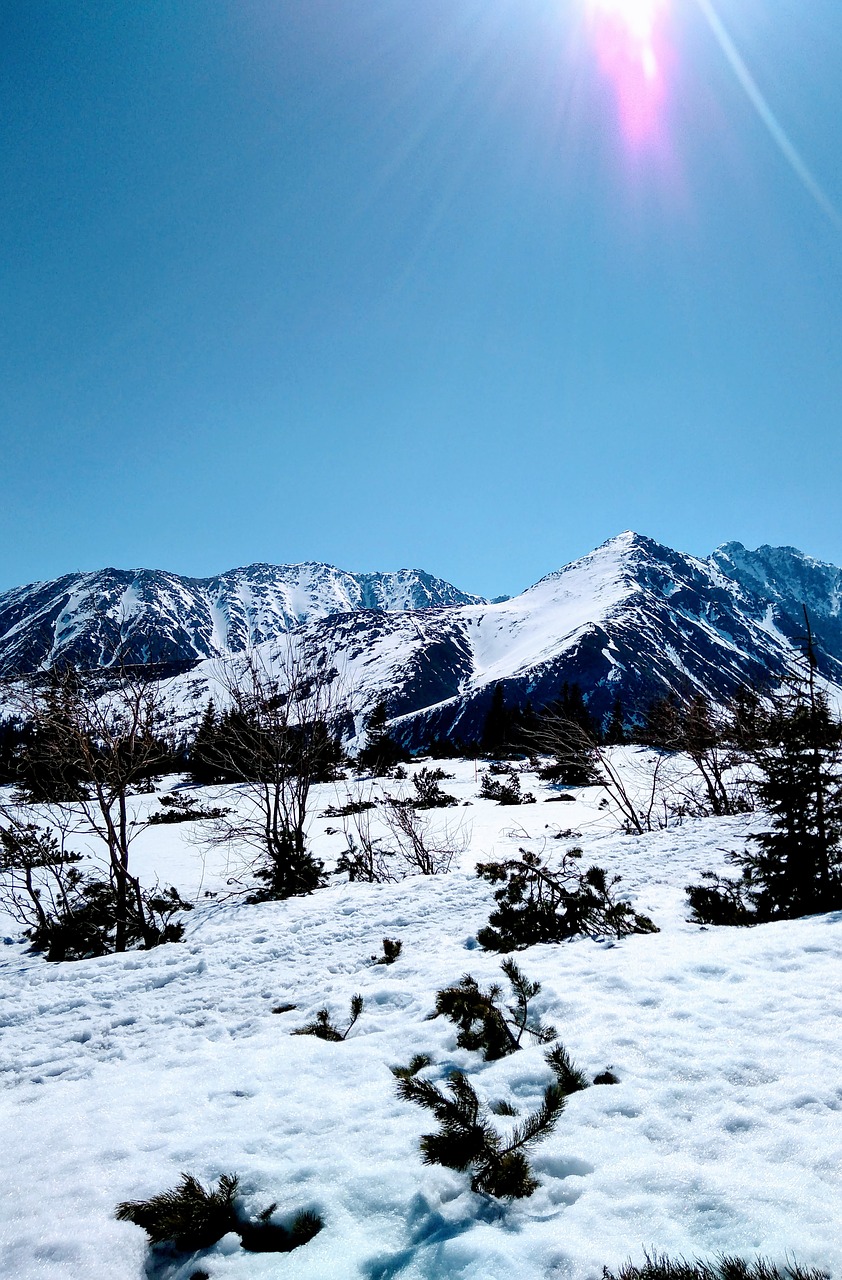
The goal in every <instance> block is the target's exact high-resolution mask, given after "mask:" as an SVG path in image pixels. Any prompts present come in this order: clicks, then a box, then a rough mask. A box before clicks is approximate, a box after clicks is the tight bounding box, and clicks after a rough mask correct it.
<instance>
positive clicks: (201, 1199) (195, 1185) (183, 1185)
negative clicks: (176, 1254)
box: [116, 1173, 239, 1253]
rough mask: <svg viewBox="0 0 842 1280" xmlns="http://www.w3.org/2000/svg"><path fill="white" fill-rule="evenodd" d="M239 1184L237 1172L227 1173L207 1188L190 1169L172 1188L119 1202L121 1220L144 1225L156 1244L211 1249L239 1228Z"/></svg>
mask: <svg viewBox="0 0 842 1280" xmlns="http://www.w3.org/2000/svg"><path fill="white" fill-rule="evenodd" d="M238 1188H239V1179H238V1178H237V1176H236V1175H235V1174H227V1173H225V1174H223V1175H222V1177H221V1178H220V1179H219V1182H218V1184H217V1186H216V1187H215V1188H205V1187H203V1186H202V1184H201V1182H199V1180H198V1179H197V1178H194V1177H193V1175H192V1174H190V1173H183V1174H182V1175H181V1182H180V1183H179V1184H178V1186H177V1187H174V1188H173V1190H172V1191H163V1192H161V1194H160V1195H157V1196H152V1197H151V1199H149V1200H124V1201H123V1202H122V1204H118V1205H117V1209H116V1217H117V1219H118V1220H119V1221H120V1222H133V1223H134V1224H135V1225H136V1226H138V1227H142V1228H143V1230H144V1231H145V1232H146V1234H147V1236H148V1237H149V1240H150V1242H151V1243H152V1244H171V1245H173V1247H174V1248H175V1249H177V1250H179V1251H181V1252H184V1253H193V1252H195V1250H197V1249H210V1248H211V1246H212V1245H215V1244H216V1242H217V1240H221V1239H222V1237H223V1236H224V1235H227V1234H228V1232H229V1231H234V1230H236V1226H237V1219H236V1215H235V1212H234V1199H235V1197H236V1195H237V1190H238Z"/></svg>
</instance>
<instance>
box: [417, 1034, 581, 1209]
mask: <svg viewBox="0 0 842 1280" xmlns="http://www.w3.org/2000/svg"><path fill="white" fill-rule="evenodd" d="M548 1061H549V1059H548ZM550 1065H551V1066H553V1063H552V1061H550ZM397 1089H398V1093H399V1095H400V1096H401V1097H402V1098H405V1099H406V1100H407V1101H408V1102H415V1103H417V1104H418V1105H419V1106H421V1107H425V1108H426V1109H427V1110H428V1111H432V1113H433V1115H434V1116H435V1118H436V1120H437V1121H438V1124H439V1128H438V1131H437V1132H435V1133H427V1134H425V1135H424V1136H423V1138H422V1139H421V1154H422V1156H423V1159H424V1163H425V1164H440V1165H444V1166H445V1168H448V1169H456V1170H458V1171H459V1172H470V1174H471V1190H472V1191H475V1192H480V1193H483V1194H485V1195H489V1196H493V1197H494V1198H495V1199H500V1200H519V1199H523V1198H524V1197H526V1196H531V1195H532V1193H533V1191H535V1190H536V1189H537V1187H538V1180H537V1178H536V1177H535V1176H534V1174H533V1172H532V1169H531V1168H530V1165H529V1161H528V1159H527V1152H528V1150H529V1149H530V1148H531V1147H532V1146H534V1145H535V1144H536V1143H538V1142H540V1141H541V1140H542V1139H543V1138H546V1137H548V1136H549V1135H550V1134H551V1133H552V1131H553V1129H554V1128H555V1126H556V1124H557V1123H558V1120H559V1117H560V1116H561V1113H562V1111H563V1110H564V1106H565V1100H566V1099H565V1094H564V1092H563V1091H562V1088H561V1086H560V1084H559V1082H558V1080H553V1081H552V1082H551V1083H550V1084H548V1085H547V1087H546V1089H545V1090H544V1097H543V1100H542V1102H541V1105H540V1106H539V1107H538V1109H537V1110H536V1111H534V1112H532V1113H531V1114H530V1115H528V1116H526V1118H525V1119H524V1120H522V1121H520V1122H519V1123H518V1124H516V1125H515V1126H514V1128H513V1129H512V1130H511V1132H510V1133H509V1134H508V1136H504V1135H502V1134H500V1133H499V1132H498V1131H497V1129H496V1128H495V1127H494V1125H492V1123H491V1121H490V1120H489V1118H488V1117H489V1111H490V1108H488V1107H486V1106H484V1105H483V1104H482V1103H481V1102H480V1100H479V1098H478V1097H477V1094H476V1092H475V1090H474V1088H473V1086H472V1085H471V1083H470V1081H469V1080H468V1079H467V1077H466V1076H465V1075H463V1073H462V1072H461V1071H453V1072H451V1075H450V1079H449V1091H448V1092H447V1093H446V1092H444V1090H442V1089H440V1088H439V1087H438V1086H437V1085H435V1084H434V1083H433V1082H432V1081H431V1080H425V1079H424V1078H423V1077H420V1076H419V1075H417V1074H414V1075H405V1076H400V1077H399V1078H398V1082H397Z"/></svg>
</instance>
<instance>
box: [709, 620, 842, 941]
mask: <svg viewBox="0 0 842 1280" xmlns="http://www.w3.org/2000/svg"><path fill="white" fill-rule="evenodd" d="M815 664H816V659H815V654H814V651H813V647H812V640H811V637H810V633H809V621H808V651H807V673H806V675H805V676H803V677H801V678H800V679H798V678H794V679H793V682H792V685H791V688H790V690H789V691H788V693H786V694H784V695H783V696H781V697H779V698H777V699H776V700H775V705H774V710H773V713H772V714H771V715H770V716H769V717H767V719H766V720H765V723H764V724H763V725H762V727H761V728H760V729H759V731H758V732H757V733H756V734H755V736H754V739H753V741H752V743H751V745H750V758H751V760H752V762H753V764H754V766H755V770H756V773H757V780H756V782H755V790H756V792H757V796H758V799H759V801H760V803H761V805H762V807H763V809H764V810H765V812H766V813H767V814H768V816H769V819H770V826H771V830H768V831H763V832H760V833H755V834H754V835H752V836H751V837H750V839H749V844H748V847H747V848H746V849H744V850H743V851H741V852H732V853H731V854H730V855H729V860H730V862H731V863H732V864H734V865H736V866H737V867H738V868H739V876H738V877H737V878H729V877H724V876H719V875H716V874H714V873H711V872H708V873H704V874H703V880H704V881H705V883H703V884H695V885H688V886H687V894H688V897H689V900H690V905H691V907H692V908H693V916H694V919H696V920H698V921H699V922H700V923H702V924H713V925H728V924H731V925H749V924H763V923H765V922H767V921H770V920H790V919H795V918H797V917H799V916H806V915H812V914H814V913H816V912H826V911H838V910H839V909H840V908H842V725H840V723H839V722H838V721H837V720H836V718H835V717H834V716H833V715H832V714H831V711H830V707H829V703H828V699H827V697H826V696H825V695H824V693H823V692H822V691H820V690H819V689H817V687H816V665H815Z"/></svg>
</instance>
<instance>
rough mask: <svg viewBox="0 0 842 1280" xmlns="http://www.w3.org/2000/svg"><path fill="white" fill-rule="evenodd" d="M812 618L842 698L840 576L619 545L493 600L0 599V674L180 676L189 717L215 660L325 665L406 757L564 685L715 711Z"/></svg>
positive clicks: (289, 587) (289, 570) (177, 592)
mask: <svg viewBox="0 0 842 1280" xmlns="http://www.w3.org/2000/svg"><path fill="white" fill-rule="evenodd" d="M805 606H806V608H807V611H808V614H809V620H810V625H811V627H812V629H813V632H814V636H815V641H816V651H817V654H818V659H819V664H820V667H821V670H822V673H823V675H824V676H825V677H826V679H827V680H829V681H830V682H831V684H832V685H834V686H838V687H839V689H840V692H842V614H841V612H840V611H841V610H842V570H840V569H839V568H837V567H836V566H834V565H830V564H825V563H823V562H821V561H818V560H815V559H812V558H811V557H809V556H806V555H804V554H803V553H802V552H800V551H797V550H796V549H795V548H792V547H760V548H759V549H758V550H756V551H750V550H747V549H746V548H745V547H744V546H742V545H741V544H740V543H738V542H729V543H726V544H725V545H724V546H722V547H720V548H719V549H718V550H717V551H715V552H714V553H713V554H712V555H711V556H709V557H708V558H706V559H700V558H697V557H695V556H691V555H687V554H684V553H682V552H678V551H673V550H671V549H670V548H669V547H665V546H663V545H662V544H660V543H658V542H655V541H653V540H652V539H651V538H647V537H644V536H642V535H640V534H636V533H632V532H626V533H622V534H620V535H619V536H617V537H615V538H612V539H610V540H609V541H608V542H606V543H604V544H603V545H602V546H601V547H598V548H597V549H596V550H595V551H592V552H591V553H590V554H588V555H586V556H584V557H582V558H581V559H579V560H576V561H574V562H572V563H571V564H568V565H566V566H564V567H563V568H562V569H559V570H558V571H557V572H554V573H551V574H549V575H548V576H547V577H545V578H542V579H541V581H540V582H538V583H536V584H535V585H534V586H531V587H529V588H527V590H525V591H523V592H522V593H521V594H520V595H517V596H515V597H513V598H511V599H502V600H498V601H494V602H491V601H488V600H484V599H483V598H482V597H479V596H476V595H471V594H469V593H467V592H464V591H460V590H458V589H457V588H456V587H454V586H452V585H451V584H449V583H447V582H444V581H443V580H442V579H440V578H435V577H433V576H432V575H430V574H428V573H425V572H423V571H421V570H401V571H398V572H395V573H369V574H358V573H348V572H345V571H343V570H340V569H336V568H334V567H333V566H330V565H324V564H317V563H306V564H298V565H280V566H273V565H263V564H260V565H251V566H249V567H247V568H244V569H236V570H231V571H230V572H228V573H223V574H221V575H220V576H218V577H215V578H207V579H195V578H184V577H179V576H177V575H175V574H171V573H166V572H162V571H157V570H139V571H127V570H116V569H106V570H102V571H100V572H96V573H87V574H73V575H67V576H65V577H62V578H60V579H58V580H56V581H54V582H48V583H36V584H33V585H30V586H27V587H19V588H16V589H14V590H12V591H8V592H6V593H5V594H3V595H0V674H2V675H4V676H5V677H7V678H8V677H14V676H19V675H25V674H29V673H32V672H34V671H37V670H42V669H44V668H46V667H49V666H50V665H52V664H54V663H57V662H71V663H73V664H74V665H77V666H80V667H95V666H99V665H108V663H109V662H110V661H112V660H113V656H114V654H115V653H117V652H118V651H119V652H121V653H122V655H123V660H124V661H126V662H131V663H139V664H154V665H155V667H156V669H158V670H160V671H161V674H172V673H176V672H178V673H181V674H179V675H178V676H177V679H178V680H179V681H183V682H185V689H184V693H185V695H186V696H187V697H188V698H189V700H190V702H191V703H192V704H193V705H198V704H200V703H201V700H202V697H203V695H204V694H206V693H207V691H208V690H211V691H212V689H213V686H214V683H215V678H214V671H215V670H218V666H219V662H220V661H221V660H222V661H225V660H226V659H228V658H230V657H231V656H232V655H236V654H237V653H240V652H243V651H244V650H246V649H247V648H249V647H251V646H255V645H256V646H263V647H264V648H265V649H266V651H267V652H268V653H271V652H272V651H274V650H277V648H278V647H279V645H282V644H288V643H294V644H295V645H296V646H300V648H301V649H302V651H303V652H305V653H306V654H307V655H308V656H309V657H310V658H312V659H313V660H316V659H317V658H318V657H319V656H320V655H322V654H324V653H328V654H329V655H330V660H331V662H333V663H334V664H335V665H336V666H337V668H338V669H339V670H340V672H341V674H342V677H343V679H344V681H345V682H346V684H347V685H348V687H349V688H352V689H353V691H354V702H355V706H358V707H359V708H360V714H361V716H362V715H363V714H364V712H365V711H366V710H368V709H370V707H371V706H372V705H373V704H374V703H375V702H376V701H378V700H379V699H381V698H385V699H386V701H387V705H388V709H389V714H390V716H391V717H392V719H393V721H394V725H395V730H396V731H397V732H398V733H399V735H400V736H401V738H402V739H403V740H404V741H405V742H406V743H407V745H410V746H421V745H423V744H424V742H426V741H427V740H429V739H430V738H431V737H434V736H438V735H439V734H446V735H455V736H456V737H460V738H464V739H469V738H472V737H475V736H476V735H477V734H478V733H479V732H480V731H481V728H482V724H483V722H484V718H485V715H486V713H487V710H488V706H489V704H490V700H491V696H492V693H493V690H494V688H495V686H496V685H497V684H498V683H501V684H502V685H503V687H504V690H505V693H506V699H507V702H508V703H509V704H510V705H515V704H520V705H522V704H524V703H525V701H526V700H527V699H531V701H532V703H533V705H534V706H535V707H540V706H542V705H544V704H545V703H547V702H549V701H551V700H552V698H553V697H555V696H557V694H558V693H559V691H560V689H561V687H562V685H563V684H564V682H565V681H567V682H572V681H576V682H578V683H579V684H580V685H581V687H582V689H583V691H584V693H585V695H586V697H587V699H588V702H589V705H590V707H591V710H592V711H593V712H594V713H595V714H596V715H598V716H604V715H606V714H607V713H608V711H609V710H610V708H611V706H612V705H613V703H614V700H615V698H617V697H619V698H620V699H621V701H622V703H623V706H624V708H625V711H626V714H627V715H634V714H639V713H640V712H641V711H642V710H643V708H644V707H645V706H646V705H648V703H649V702H651V701H652V699H653V698H656V697H660V696H663V695H664V694H665V693H667V692H668V691H670V690H674V691H675V692H676V693H678V694H679V695H680V696H687V695H690V694H693V693H695V692H702V693H705V694H706V695H707V696H708V697H710V698H711V699H712V700H713V701H714V702H721V701H723V700H724V699H726V698H727V697H728V696H729V695H730V694H732V693H733V692H734V691H735V689H736V688H737V687H738V686H739V685H741V684H749V685H752V686H753V687H755V688H764V687H768V686H770V685H773V684H775V683H777V682H778V681H779V680H780V679H781V677H782V676H783V675H784V673H785V672H786V670H787V669H788V668H789V667H790V666H791V664H792V661H793V659H794V658H795V656H796V655H797V654H798V653H799V652H800V650H801V648H802V645H803V637H804V634H805V629H806V623H805V615H804V609H805Z"/></svg>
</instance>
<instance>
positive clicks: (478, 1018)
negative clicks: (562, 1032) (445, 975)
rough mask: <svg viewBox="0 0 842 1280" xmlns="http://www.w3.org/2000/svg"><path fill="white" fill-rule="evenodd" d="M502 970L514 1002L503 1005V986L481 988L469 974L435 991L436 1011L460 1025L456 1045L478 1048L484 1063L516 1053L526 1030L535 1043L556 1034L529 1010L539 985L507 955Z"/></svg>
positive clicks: (553, 1029) (544, 1041)
mask: <svg viewBox="0 0 842 1280" xmlns="http://www.w3.org/2000/svg"><path fill="white" fill-rule="evenodd" d="M502 969H503V972H504V973H505V975H506V977H507V978H508V980H509V986H510V987H511V999H512V1001H513V1003H512V1004H510V1005H507V1006H505V1007H503V1006H501V1004H500V1000H501V998H502V995H503V989H502V987H500V986H498V985H497V984H496V983H495V984H494V985H493V986H491V987H489V989H488V990H487V991H483V990H482V988H481V987H480V986H479V985H478V983H477V981H476V979H475V978H473V977H472V976H471V974H469V973H466V974H465V976H464V977H463V978H462V980H461V981H460V982H458V983H456V984H455V985H454V986H452V987H445V988H444V990H442V991H439V992H437V993H436V1013H437V1014H443V1015H444V1016H445V1017H446V1018H450V1020H451V1022H455V1023H456V1026H457V1027H458V1028H459V1035H458V1036H457V1038H456V1043H457V1045H458V1046H459V1048H460V1049H478V1050H481V1051H482V1055H483V1057H484V1058H485V1061H486V1062H493V1061H494V1060H495V1059H496V1058H505V1057H506V1056H507V1055H508V1054H510V1053H516V1052H517V1050H518V1049H519V1048H520V1047H521V1041H522V1040H523V1037H524V1034H525V1033H528V1034H529V1035H530V1036H531V1037H532V1039H533V1040H535V1041H536V1042H537V1043H538V1044H547V1043H548V1042H549V1041H550V1040H554V1039H555V1035H556V1030H555V1027H551V1026H545V1025H544V1024H543V1023H542V1022H541V1019H540V1018H537V1017H535V1015H534V1014H532V1013H531V1012H530V1009H529V1002H530V1000H532V999H533V998H534V997H535V996H537V995H538V994H539V992H540V990H541V984H540V983H539V982H530V981H529V979H528V978H527V977H526V975H525V974H524V973H523V971H522V970H521V969H519V968H518V966H517V965H516V964H515V962H514V960H512V959H510V958H507V959H506V960H504V961H503V963H502Z"/></svg>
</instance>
